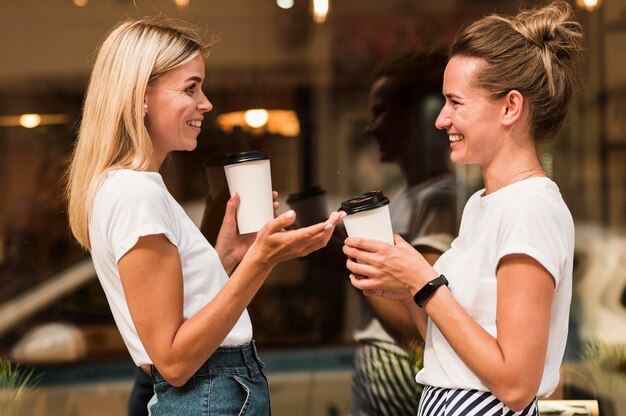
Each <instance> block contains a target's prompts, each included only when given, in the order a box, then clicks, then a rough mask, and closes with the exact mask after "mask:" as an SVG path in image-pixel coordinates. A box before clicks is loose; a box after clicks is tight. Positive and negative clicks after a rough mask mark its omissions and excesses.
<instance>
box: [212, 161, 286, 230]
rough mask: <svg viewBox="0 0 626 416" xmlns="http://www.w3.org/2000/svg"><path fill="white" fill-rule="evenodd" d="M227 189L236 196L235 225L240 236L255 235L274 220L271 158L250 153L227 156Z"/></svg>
mask: <svg viewBox="0 0 626 416" xmlns="http://www.w3.org/2000/svg"><path fill="white" fill-rule="evenodd" d="M224 172H225V173H226V182H228V190H229V191H230V194H231V195H232V194H233V193H234V192H237V193H238V194H239V198H240V202H239V208H237V226H238V228H239V233H240V234H248V233H255V232H257V231H259V230H260V229H261V227H263V226H264V225H265V224H266V223H267V222H268V221H271V220H272V219H273V218H274V205H273V202H274V201H273V199H272V175H271V169H270V157H269V155H267V154H266V153H263V152H258V151H249V152H242V153H236V154H230V155H227V156H226V160H225V161H224Z"/></svg>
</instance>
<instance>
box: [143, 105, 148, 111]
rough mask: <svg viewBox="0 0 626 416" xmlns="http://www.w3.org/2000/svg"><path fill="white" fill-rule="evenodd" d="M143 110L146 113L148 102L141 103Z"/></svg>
mask: <svg viewBox="0 0 626 416" xmlns="http://www.w3.org/2000/svg"><path fill="white" fill-rule="evenodd" d="M143 112H144V113H147V112H148V104H146V103H143Z"/></svg>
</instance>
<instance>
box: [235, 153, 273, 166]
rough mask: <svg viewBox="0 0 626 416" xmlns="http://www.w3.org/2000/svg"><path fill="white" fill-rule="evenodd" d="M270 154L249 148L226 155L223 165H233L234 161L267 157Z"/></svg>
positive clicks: (241, 161)
mask: <svg viewBox="0 0 626 416" xmlns="http://www.w3.org/2000/svg"><path fill="white" fill-rule="evenodd" d="M269 158H270V155H268V154H267V153H263V152H259V151H258V150H250V151H248V152H241V153H231V154H228V155H226V160H225V161H224V166H226V165H234V164H235V163H243V162H252V161H254V160H265V159H269Z"/></svg>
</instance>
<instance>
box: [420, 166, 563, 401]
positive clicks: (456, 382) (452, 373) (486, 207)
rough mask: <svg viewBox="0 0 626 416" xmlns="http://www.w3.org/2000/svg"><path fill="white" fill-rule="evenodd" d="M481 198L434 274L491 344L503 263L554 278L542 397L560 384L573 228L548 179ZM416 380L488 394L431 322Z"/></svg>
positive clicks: (468, 210) (467, 209)
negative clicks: (515, 259) (522, 260)
mask: <svg viewBox="0 0 626 416" xmlns="http://www.w3.org/2000/svg"><path fill="white" fill-rule="evenodd" d="M483 193H484V189H483V190H480V191H478V192H476V193H475V194H474V195H472V197H471V198H470V199H469V201H468V202H467V205H466V206H465V209H464V211H463V218H462V220H461V228H460V231H459V236H458V237H457V238H456V239H455V240H454V241H453V242H452V247H451V248H450V250H448V251H447V252H445V253H444V254H443V255H442V256H441V257H440V258H439V260H438V261H437V262H436V263H435V266H434V267H435V269H436V270H437V271H438V272H439V273H442V274H443V275H445V276H446V278H447V279H448V281H449V282H450V284H449V288H450V291H451V292H452V295H453V296H454V297H455V298H456V300H457V301H458V302H459V303H460V304H461V306H462V307H463V308H464V309H465V311H467V313H469V315H470V316H471V317H472V318H473V319H474V320H475V321H476V322H477V323H478V324H479V325H480V326H482V327H483V328H484V329H485V330H486V331H487V332H488V333H489V334H490V335H492V336H493V337H496V336H497V329H496V301H497V284H498V282H497V279H496V268H497V266H498V263H499V261H500V260H501V259H502V257H504V256H506V255H508V254H513V253H522V254H527V255H529V256H530V257H532V258H534V259H535V260H537V261H538V262H539V263H540V264H541V265H542V266H543V267H544V268H545V269H546V270H547V271H548V272H549V273H550V274H551V275H552V277H553V279H554V283H555V289H554V298H553V301H552V314H551V319H550V335H549V339H548V351H547V355H546V362H545V369H544V373H543V378H542V380H541V385H540V387H539V392H538V395H539V396H546V395H548V394H550V393H551V392H552V391H554V389H555V388H556V386H557V384H558V381H559V368H560V365H561V361H562V359H563V352H564V350H565V344H566V341H567V329H568V320H569V306H570V300H571V295H572V267H573V256H574V222H573V220H572V216H571V214H570V212H569V210H568V208H567V206H566V205H565V202H564V201H563V198H562V197H561V194H560V192H559V189H558V187H557V185H556V184H555V183H554V182H552V181H551V180H550V179H548V178H532V179H526V180H524V181H520V182H516V183H513V184H511V185H509V186H506V187H504V188H502V189H499V190H498V191H496V192H494V193H492V194H489V195H486V196H481V195H482V194H483ZM504 306H506V305H504ZM520 330H522V331H523V328H520ZM520 376H523V375H520ZM416 379H417V381H418V383H422V384H427V385H431V386H437V387H447V388H464V389H477V390H483V391H486V390H487V388H486V387H485V386H484V385H483V384H482V383H481V381H480V380H479V379H478V377H476V376H475V375H474V373H472V371H471V370H470V369H469V368H468V367H467V366H466V365H465V364H464V363H463V361H462V360H461V359H460V358H459V357H458V356H457V355H456V353H455V352H454V350H453V349H452V348H451V347H450V345H449V344H448V341H447V340H446V339H445V338H444V336H443V335H442V334H441V332H440V331H439V329H438V328H437V327H436V326H435V325H434V324H433V322H432V320H430V319H428V325H427V335H426V345H425V351H424V368H423V369H422V370H421V371H420V372H419V373H418V374H417V377H416Z"/></svg>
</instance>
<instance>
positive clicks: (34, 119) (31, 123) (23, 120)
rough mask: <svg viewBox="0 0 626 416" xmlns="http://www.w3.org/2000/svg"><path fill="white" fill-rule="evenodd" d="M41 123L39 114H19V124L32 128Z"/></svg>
mask: <svg viewBox="0 0 626 416" xmlns="http://www.w3.org/2000/svg"><path fill="white" fill-rule="evenodd" d="M40 123H41V116H40V115H39V114H22V115H21V116H20V126H22V127H26V128H27V129H32V128H34V127H37V126H38V125H39V124H40Z"/></svg>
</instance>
